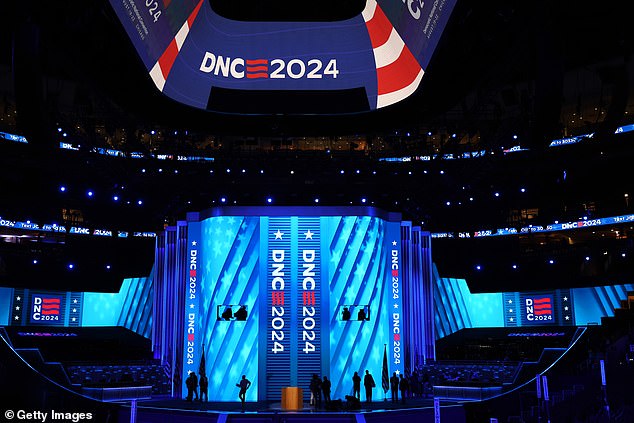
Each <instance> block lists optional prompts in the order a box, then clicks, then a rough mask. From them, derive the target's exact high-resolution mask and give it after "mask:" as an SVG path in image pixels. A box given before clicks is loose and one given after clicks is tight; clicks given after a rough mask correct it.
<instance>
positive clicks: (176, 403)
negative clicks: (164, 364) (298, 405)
mask: <svg viewBox="0 0 634 423" xmlns="http://www.w3.org/2000/svg"><path fill="white" fill-rule="evenodd" d="M342 402H343V408H341V409H332V408H327V407H324V405H323V404H322V406H321V407H314V406H310V405H308V404H307V403H304V407H303V408H302V409H301V410H283V409H282V407H281V403H279V402H266V401H261V402H247V403H246V404H245V409H244V413H246V414H258V413H260V414H270V413H290V414H297V413H305V414H311V413H316V414H322V413H337V414H341V413H351V414H357V413H371V412H380V411H395V410H412V409H425V408H433V407H434V399H433V398H432V397H431V396H429V397H427V398H411V399H407V400H406V401H405V403H402V402H400V401H399V402H396V403H395V402H392V401H391V400H389V399H388V400H387V401H383V400H378V401H373V402H371V403H367V402H361V408H360V409H356V410H351V409H347V408H346V402H345V401H342ZM458 404H460V403H459V402H457V401H450V400H442V401H441V407H444V406H455V405H458ZM137 407H138V409H165V410H173V411H176V410H180V411H189V412H192V411H193V412H202V413H219V414H233V413H239V414H242V413H243V411H242V408H241V405H240V402H238V401H236V402H200V401H196V400H194V401H192V402H189V401H185V400H182V399H174V398H169V397H154V398H152V399H149V400H140V401H138V403H137Z"/></svg>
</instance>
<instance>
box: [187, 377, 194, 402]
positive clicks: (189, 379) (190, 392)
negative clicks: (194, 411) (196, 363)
mask: <svg viewBox="0 0 634 423" xmlns="http://www.w3.org/2000/svg"><path fill="white" fill-rule="evenodd" d="M193 374H194V372H189V376H187V379H185V386H187V398H186V401H190V402H191V400H192V397H193V395H194V378H193Z"/></svg>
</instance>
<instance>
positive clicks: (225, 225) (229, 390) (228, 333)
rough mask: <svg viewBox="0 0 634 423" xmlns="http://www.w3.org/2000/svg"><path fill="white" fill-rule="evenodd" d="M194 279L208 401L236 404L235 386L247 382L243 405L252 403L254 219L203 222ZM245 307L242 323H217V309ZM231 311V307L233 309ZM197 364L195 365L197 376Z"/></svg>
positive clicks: (256, 272)
mask: <svg viewBox="0 0 634 423" xmlns="http://www.w3.org/2000/svg"><path fill="white" fill-rule="evenodd" d="M200 232H201V234H202V244H201V245H202V246H201V253H200V259H201V262H200V263H201V267H200V271H199V275H200V285H199V287H200V298H201V305H200V313H199V320H200V327H201V336H200V338H199V339H200V345H198V346H197V347H198V348H204V350H205V358H206V371H207V374H208V378H209V400H210V401H236V400H237V396H238V388H235V384H236V383H238V381H239V380H240V379H241V377H242V375H246V376H247V378H248V379H249V380H250V381H251V382H252V384H253V385H252V387H251V388H250V389H249V390H248V391H247V397H246V398H247V400H248V401H256V400H257V398H258V361H259V352H258V342H257V339H258V336H259V321H260V317H259V316H260V309H259V307H260V301H261V298H260V295H259V294H260V292H261V290H260V269H259V267H260V261H259V253H260V251H259V250H260V219H259V218H257V217H239V216H228V217H225V216H220V217H213V218H210V219H206V220H204V221H203V222H202V223H201V225H200ZM224 304H233V305H242V306H245V309H246V311H247V316H246V319H245V320H237V319H233V320H230V321H224V320H218V318H217V313H216V310H217V307H218V306H219V305H224ZM234 308H236V307H234ZM199 364H200V362H199V361H197V362H195V370H196V371H197V372H198V369H199Z"/></svg>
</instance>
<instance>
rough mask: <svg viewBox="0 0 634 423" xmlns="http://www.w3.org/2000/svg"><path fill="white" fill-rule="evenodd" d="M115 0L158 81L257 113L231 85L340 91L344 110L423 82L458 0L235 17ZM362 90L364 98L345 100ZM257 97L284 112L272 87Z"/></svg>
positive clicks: (267, 109) (197, 101) (193, 7)
mask: <svg viewBox="0 0 634 423" xmlns="http://www.w3.org/2000/svg"><path fill="white" fill-rule="evenodd" d="M110 4H111V5H112V7H113V9H114V11H115V12H116V14H117V16H118V18H119V20H120V21H121V23H122V24H123V27H124V28H125V30H126V32H127V34H128V36H129V38H130V39H131V40H132V43H133V44H134V46H135V48H136V50H137V53H138V54H139V57H140V58H141V60H142V61H143V63H144V65H145V68H146V69H147V71H148V73H149V76H150V77H151V78H152V80H153V81H154V83H155V85H156V87H157V88H158V89H159V90H160V91H161V92H163V93H164V94H165V95H167V96H168V97H170V98H172V99H174V100H176V101H179V102H181V103H184V104H187V105H190V106H193V107H197V108H200V109H207V110H215V111H222V112H234V113H258V109H257V108H256V109H254V108H253V104H252V103H251V102H245V103H244V104H242V105H241V104H240V103H239V102H236V101H232V100H230V98H231V97H235V96H232V95H231V93H233V94H236V93H240V92H242V93H245V92H254V91H257V92H260V93H263V94H264V93H266V94H267V95H268V96H269V97H268V98H269V99H273V98H275V99H281V98H282V97H283V93H287V94H291V96H290V97H289V96H288V95H287V97H288V98H295V96H296V95H297V94H300V93H301V95H302V97H301V98H310V96H311V95H312V98H314V99H317V98H318V97H317V96H319V97H320V98H322V97H324V96H326V97H327V96H328V95H332V97H331V98H332V99H335V98H336V99H337V100H338V104H337V105H338V109H337V110H338V112H361V111H366V110H374V109H378V108H381V107H385V106H388V105H390V104H393V103H396V102H398V101H401V100H403V99H405V98H406V97H408V96H409V95H411V94H412V93H414V92H415V91H416V89H417V88H418V86H419V84H420V81H421V79H422V77H423V74H424V72H425V69H426V68H427V66H428V64H429V62H430V60H431V57H432V54H433V52H434V50H435V48H436V46H437V44H438V41H439V39H440V36H441V35H442V32H443V30H444V28H445V26H446V24H447V21H448V20H449V16H450V14H451V12H452V10H453V7H454V5H455V0H436V1H433V2H432V1H407V2H403V1H400V0H378V1H377V0H367V2H366V6H365V8H364V9H363V11H362V13H361V14H359V15H358V16H355V17H353V18H351V19H346V20H342V21H335V22H253V21H248V22H247V21H235V20H230V19H226V18H224V17H222V16H220V15H219V14H218V13H216V12H215V11H214V10H213V9H212V7H211V5H210V2H208V1H205V0H194V1H193V0H185V1H182V2H181V1H178V2H177V1H172V2H160V1H158V2H157V1H137V0H110ZM359 92H360V93H361V96H362V97H363V98H364V100H363V101H352V100H351V104H349V105H348V108H347V109H346V108H345V107H344V108H342V107H341V105H340V104H341V103H342V102H345V99H346V98H351V99H352V98H355V96H357V93H359ZM342 93H343V94H345V95H341V94H342ZM259 98H260V99H261V100H262V101H261V103H260V104H261V107H262V109H261V110H260V112H261V113H275V112H276V111H277V112H279V110H274V109H275V107H273V109H271V104H270V103H271V102H270V101H267V96H266V95H265V96H260V97H259ZM301 103H302V102H301V101H298V102H297V104H298V106H299V105H301ZM331 103H332V102H331ZM279 107H282V103H280V106H279ZM333 107H334V106H333ZM309 112H310V111H308V110H307V111H306V113H309ZM298 113H302V112H301V111H300V112H298Z"/></svg>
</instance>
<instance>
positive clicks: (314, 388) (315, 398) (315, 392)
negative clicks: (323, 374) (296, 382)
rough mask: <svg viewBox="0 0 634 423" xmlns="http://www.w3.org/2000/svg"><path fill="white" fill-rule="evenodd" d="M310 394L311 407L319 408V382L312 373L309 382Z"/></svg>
mask: <svg viewBox="0 0 634 423" xmlns="http://www.w3.org/2000/svg"><path fill="white" fill-rule="evenodd" d="M309 388H310V393H311V395H312V398H311V401H312V402H311V405H314V406H315V407H321V380H320V379H319V376H317V375H316V374H314V373H313V377H312V379H311V380H310V386H309Z"/></svg>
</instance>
